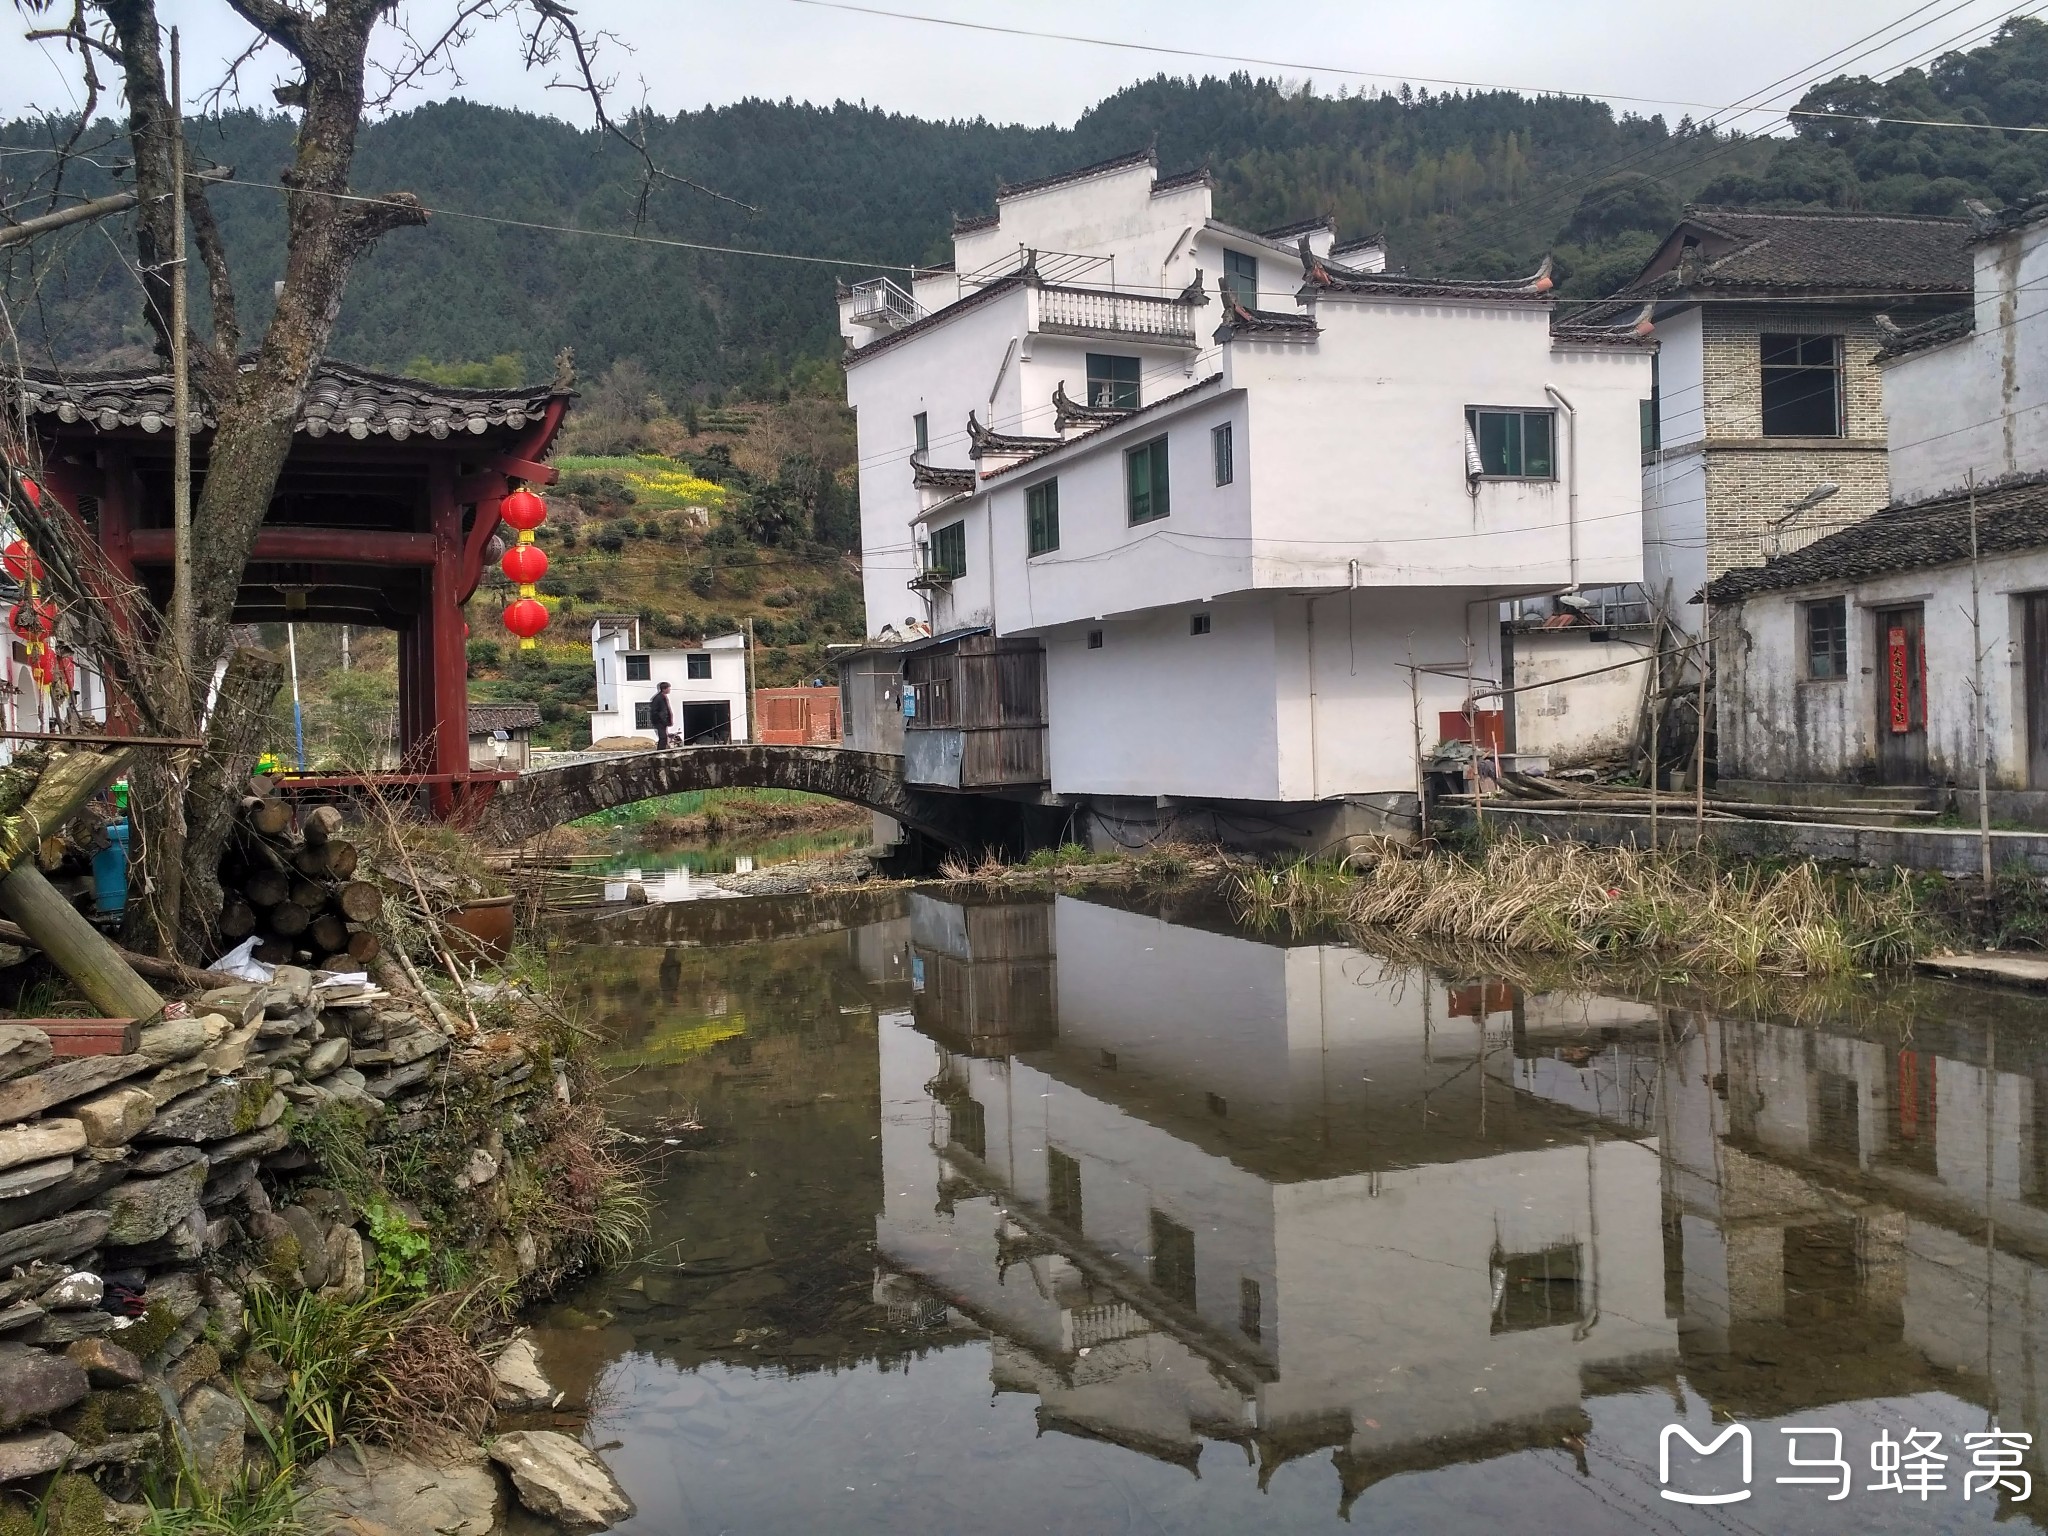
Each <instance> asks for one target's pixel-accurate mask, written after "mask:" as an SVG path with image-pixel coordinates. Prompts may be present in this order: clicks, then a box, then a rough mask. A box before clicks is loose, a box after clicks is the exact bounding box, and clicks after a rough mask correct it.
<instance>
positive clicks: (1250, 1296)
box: [1237, 1280, 1265, 1339]
mask: <svg viewBox="0 0 2048 1536" xmlns="http://www.w3.org/2000/svg"><path fill="white" fill-rule="evenodd" d="M1264 1311H1265V1306H1264V1304H1263V1302H1262V1300H1261V1298H1260V1296H1259V1282H1258V1281H1256V1280H1240V1281H1238V1282H1237V1330H1238V1332H1239V1333H1242V1334H1243V1335H1244V1336H1245V1337H1246V1338H1248V1339H1256V1338H1257V1337H1258V1336H1259V1334H1260V1332H1261V1330H1262V1324H1263V1317H1262V1315H1261V1314H1263V1313H1264Z"/></svg>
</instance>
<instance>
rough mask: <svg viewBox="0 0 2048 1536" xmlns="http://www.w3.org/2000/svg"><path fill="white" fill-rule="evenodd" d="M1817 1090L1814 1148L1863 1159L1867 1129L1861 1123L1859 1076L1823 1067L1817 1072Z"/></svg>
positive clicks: (1815, 1096) (1841, 1155)
mask: <svg viewBox="0 0 2048 1536" xmlns="http://www.w3.org/2000/svg"><path fill="white" fill-rule="evenodd" d="M1813 1092H1814V1116H1813V1142H1812V1145H1813V1149H1814V1150H1815V1151H1816V1152H1829V1153H1833V1154H1834V1155H1836V1156H1837V1157H1845V1158H1847V1159H1849V1160H1850V1161H1851V1162H1857V1161H1860V1160H1861V1157H1862V1153H1863V1128H1862V1126H1861V1124H1860V1123H1859V1122H1858V1105H1859V1104H1860V1102H1861V1099H1862V1095H1861V1094H1860V1093H1859V1092H1858V1090H1857V1085H1856V1079H1855V1078H1853V1077H1850V1076H1849V1075H1848V1074H1847V1073H1844V1072H1830V1071H1828V1070H1826V1069H1825V1068H1823V1069H1822V1070H1821V1071H1819V1072H1818V1073H1816V1074H1815V1082H1814V1089H1813Z"/></svg>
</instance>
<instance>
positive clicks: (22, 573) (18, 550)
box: [0, 480, 43, 581]
mask: <svg viewBox="0 0 2048 1536" xmlns="http://www.w3.org/2000/svg"><path fill="white" fill-rule="evenodd" d="M22 484H23V485H26V484H28V482H27V481H26V480H24V481H22ZM0 567H4V568H5V569H6V571H7V574H8V575H10V576H12V577H13V578H14V579H15V580H16V581H41V580H42V579H43V562H42V560H41V559H40V558H39V557H38V556H37V554H36V552H35V551H34V550H32V549H30V548H29V547H28V540H26V539H16V540H15V541H14V542H13V543H12V544H10V545H8V546H7V548H5V549H4V550H0Z"/></svg>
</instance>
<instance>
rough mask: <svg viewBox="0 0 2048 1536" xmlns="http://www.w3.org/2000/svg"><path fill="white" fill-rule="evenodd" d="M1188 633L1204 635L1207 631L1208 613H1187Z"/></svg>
mask: <svg viewBox="0 0 2048 1536" xmlns="http://www.w3.org/2000/svg"><path fill="white" fill-rule="evenodd" d="M1188 633H1189V634H1191V635H1206V634H1207V633H1209V615H1207V614H1206V613H1191V614H1189V615H1188Z"/></svg>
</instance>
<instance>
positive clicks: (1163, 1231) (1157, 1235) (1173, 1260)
mask: <svg viewBox="0 0 2048 1536" xmlns="http://www.w3.org/2000/svg"><path fill="white" fill-rule="evenodd" d="M1152 1283H1153V1284H1154V1285H1156V1286H1157V1287H1159V1289H1160V1291H1161V1292H1162V1293H1163V1294H1164V1295H1165V1296H1167V1297H1168V1298H1169V1299H1170V1300H1173V1301H1177V1302H1179V1303H1180V1304H1181V1305H1182V1306H1184V1307H1188V1308H1192V1307H1193V1306H1194V1304H1195V1234H1194V1233H1193V1232H1192V1231H1191V1230H1189V1229H1188V1228H1187V1227H1184V1226H1182V1225H1181V1224H1180V1223H1179V1222H1177V1221H1175V1220H1174V1219H1173V1218H1172V1217H1170V1216H1167V1215H1165V1214H1163V1213H1162V1212H1159V1211H1154V1212H1153V1213H1152Z"/></svg>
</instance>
